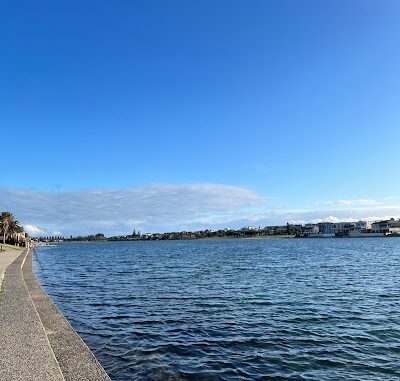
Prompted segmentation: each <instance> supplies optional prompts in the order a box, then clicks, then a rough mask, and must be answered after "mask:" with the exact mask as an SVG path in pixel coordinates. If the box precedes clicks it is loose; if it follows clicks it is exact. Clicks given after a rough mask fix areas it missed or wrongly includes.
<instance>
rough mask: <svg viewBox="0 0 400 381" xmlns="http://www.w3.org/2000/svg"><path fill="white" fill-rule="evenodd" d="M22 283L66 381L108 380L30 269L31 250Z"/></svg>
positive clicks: (24, 268)
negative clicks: (24, 283) (24, 284)
mask: <svg viewBox="0 0 400 381" xmlns="http://www.w3.org/2000/svg"><path fill="white" fill-rule="evenodd" d="M23 274H24V279H25V282H26V285H27V287H28V290H29V292H30V295H31V297H32V300H33V302H34V304H35V306H36V308H37V311H38V313H39V316H40V318H41V320H42V323H43V325H44V328H45V330H46V333H47V336H48V339H49V341H50V345H51V347H52V349H53V351H54V354H55V356H56V358H57V361H58V363H59V365H60V368H61V371H62V373H63V375H64V378H65V380H66V381H110V378H109V376H108V375H107V373H106V372H105V371H104V369H103V368H102V366H101V365H100V364H99V362H98V361H97V359H96V358H95V357H94V355H93V353H92V352H91V350H90V349H89V348H88V347H87V345H86V344H85V343H84V342H83V340H82V339H81V338H80V336H79V335H78V334H77V333H76V332H75V330H74V329H73V328H72V327H71V325H70V324H69V322H68V321H67V319H66V318H65V317H64V316H63V315H62V314H61V312H60V311H59V310H58V309H57V307H56V306H55V305H54V303H53V302H52V301H51V299H50V298H49V297H48V295H47V294H46V292H45V291H44V290H43V289H42V287H41V286H40V284H39V283H38V281H37V279H36V277H35V275H34V274H33V272H32V253H31V252H30V253H29V255H28V256H27V259H26V261H25V264H24V266H23Z"/></svg>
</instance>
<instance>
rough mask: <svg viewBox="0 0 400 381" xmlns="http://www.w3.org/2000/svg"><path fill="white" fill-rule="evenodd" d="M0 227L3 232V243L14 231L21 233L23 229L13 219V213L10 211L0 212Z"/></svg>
mask: <svg viewBox="0 0 400 381" xmlns="http://www.w3.org/2000/svg"><path fill="white" fill-rule="evenodd" d="M0 227H1V232H2V234H3V244H5V243H6V239H7V238H8V237H9V236H11V235H13V234H14V233H22V232H23V229H22V227H21V226H20V225H19V222H18V221H17V220H16V219H15V217H14V215H13V214H12V213H10V212H2V213H1V214H0Z"/></svg>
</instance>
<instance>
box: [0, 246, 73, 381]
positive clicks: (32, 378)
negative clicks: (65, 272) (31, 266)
mask: <svg viewBox="0 0 400 381" xmlns="http://www.w3.org/2000/svg"><path fill="white" fill-rule="evenodd" d="M27 253H28V252H27V251H24V252H23V253H22V254H20V255H19V256H18V257H17V259H15V260H14V262H12V263H11V264H10V265H9V266H8V268H7V270H6V272H5V275H4V280H3V289H2V291H1V293H0V380H7V381H65V379H64V377H63V375H62V372H61V369H60V367H59V365H58V362H57V360H56V358H55V356H54V353H53V351H52V349H51V346H50V343H49V341H48V338H47V336H46V333H45V330H44V328H43V324H42V322H41V320H40V318H39V315H38V313H37V311H36V308H35V306H34V304H33V301H32V299H31V297H30V295H29V292H28V289H27V287H26V284H25V281H24V279H23V276H22V270H21V267H22V264H23V262H24V261H25V258H26V255H27Z"/></svg>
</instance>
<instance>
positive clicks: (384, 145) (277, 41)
mask: <svg viewBox="0 0 400 381" xmlns="http://www.w3.org/2000/svg"><path fill="white" fill-rule="evenodd" d="M399 19H400V2H399V1H397V0H384V1H381V0H375V1H372V0H333V1H329V2H328V1H319V0H314V1H309V0H303V1H296V0H276V1H275V0H269V1H258V0H252V1H245V0H241V1H239V0H229V1H224V0H202V1H184V0H179V1H177V0H169V1H156V0H143V1H140V0H135V1H123V0H121V1H118V2H115V1H102V0H96V1H94V0H93V1H90V0H87V1H74V0H69V1H61V0H60V1H56V2H55V1H42V0H36V1H23V0H22V1H11V0H10V1H9V0H3V1H2V2H1V3H0V58H1V59H0V133H1V135H0V142H1V147H2V160H1V162H2V171H1V175H0V210H11V211H12V212H14V214H15V215H16V217H17V218H18V219H19V220H20V221H21V223H23V224H24V226H25V228H26V230H27V231H28V232H29V233H31V234H32V235H40V234H62V235H69V234H89V233H96V232H103V233H106V234H107V235H110V234H127V233H130V232H131V231H132V230H133V229H140V230H141V231H143V232H145V231H146V232H156V231H171V230H195V229H200V228H225V227H241V226H246V225H251V226H265V225H268V224H286V222H288V221H289V222H309V221H320V220H331V221H337V220H358V219H361V218H363V219H366V218H381V217H387V216H400V191H399V189H400V176H398V173H399V160H398V152H399V151H398V150H399V143H400V107H399V104H400V50H399V48H398V47H399V46H400V23H399V22H398V20H399Z"/></svg>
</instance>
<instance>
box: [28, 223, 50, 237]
mask: <svg viewBox="0 0 400 381" xmlns="http://www.w3.org/2000/svg"><path fill="white" fill-rule="evenodd" d="M24 229H25V231H26V232H27V233H28V234H29V235H30V236H31V237H35V236H39V235H41V234H44V233H45V231H44V230H43V229H40V228H39V227H37V226H35V225H31V224H25V225H24Z"/></svg>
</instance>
